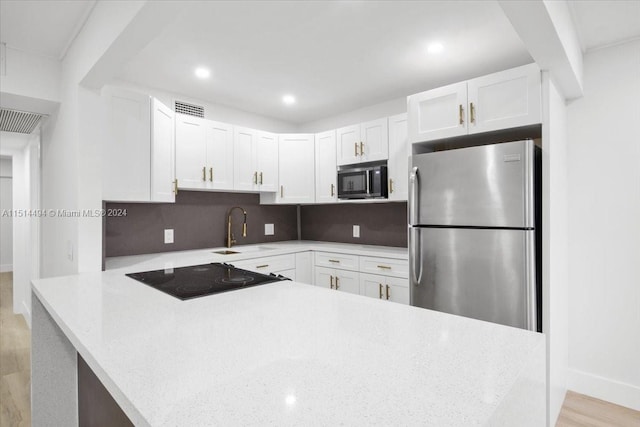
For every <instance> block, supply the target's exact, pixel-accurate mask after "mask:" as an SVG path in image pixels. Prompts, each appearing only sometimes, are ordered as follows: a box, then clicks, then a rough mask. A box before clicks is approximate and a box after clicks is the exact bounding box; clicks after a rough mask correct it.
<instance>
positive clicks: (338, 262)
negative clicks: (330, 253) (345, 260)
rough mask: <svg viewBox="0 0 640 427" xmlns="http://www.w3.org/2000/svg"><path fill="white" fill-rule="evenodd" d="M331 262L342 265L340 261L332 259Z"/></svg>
mask: <svg viewBox="0 0 640 427" xmlns="http://www.w3.org/2000/svg"><path fill="white" fill-rule="evenodd" d="M329 262H333V263H337V264H340V260H337V259H330V260H329Z"/></svg>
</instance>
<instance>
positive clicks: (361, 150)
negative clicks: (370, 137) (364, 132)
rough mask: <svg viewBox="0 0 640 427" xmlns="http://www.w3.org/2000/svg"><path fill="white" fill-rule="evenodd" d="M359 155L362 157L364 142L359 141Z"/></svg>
mask: <svg viewBox="0 0 640 427" xmlns="http://www.w3.org/2000/svg"><path fill="white" fill-rule="evenodd" d="M360 155H361V156H364V142H362V141H360Z"/></svg>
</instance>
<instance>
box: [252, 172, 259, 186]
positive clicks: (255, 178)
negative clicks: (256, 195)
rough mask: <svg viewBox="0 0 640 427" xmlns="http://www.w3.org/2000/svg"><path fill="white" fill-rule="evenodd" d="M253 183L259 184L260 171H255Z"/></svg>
mask: <svg viewBox="0 0 640 427" xmlns="http://www.w3.org/2000/svg"><path fill="white" fill-rule="evenodd" d="M253 183H254V184H256V185H258V172H254V173H253Z"/></svg>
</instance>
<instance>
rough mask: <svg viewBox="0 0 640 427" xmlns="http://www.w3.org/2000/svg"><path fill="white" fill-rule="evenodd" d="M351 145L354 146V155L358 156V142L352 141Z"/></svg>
mask: <svg viewBox="0 0 640 427" xmlns="http://www.w3.org/2000/svg"><path fill="white" fill-rule="evenodd" d="M353 146H354V148H355V155H356V157H358V143H357V142H354V143H353Z"/></svg>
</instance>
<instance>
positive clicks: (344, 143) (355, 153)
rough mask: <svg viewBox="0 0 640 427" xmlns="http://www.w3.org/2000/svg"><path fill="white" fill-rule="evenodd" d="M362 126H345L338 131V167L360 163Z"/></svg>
mask: <svg viewBox="0 0 640 427" xmlns="http://www.w3.org/2000/svg"><path fill="white" fill-rule="evenodd" d="M360 142H361V139H360V125H352V126H345V127H342V128H340V129H338V130H336V143H337V154H338V157H337V163H338V166H342V165H349V164H353V163H358V162H360Z"/></svg>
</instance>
